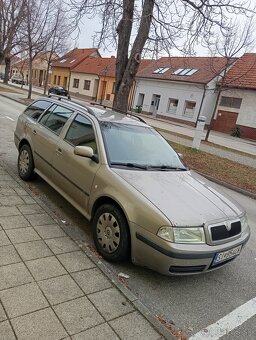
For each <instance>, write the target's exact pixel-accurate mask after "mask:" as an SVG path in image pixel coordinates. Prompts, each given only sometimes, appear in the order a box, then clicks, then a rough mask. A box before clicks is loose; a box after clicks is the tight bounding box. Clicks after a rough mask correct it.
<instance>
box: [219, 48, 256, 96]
mask: <svg viewBox="0 0 256 340" xmlns="http://www.w3.org/2000/svg"><path fill="white" fill-rule="evenodd" d="M224 85H225V86H227V87H235V88H244V89H253V90H255V89H256V53H245V54H244V55H243V56H242V57H241V58H240V59H238V60H237V62H236V63H235V64H234V65H233V66H232V67H231V69H230V70H229V71H228V73H227V74H226V77H225V80H224Z"/></svg>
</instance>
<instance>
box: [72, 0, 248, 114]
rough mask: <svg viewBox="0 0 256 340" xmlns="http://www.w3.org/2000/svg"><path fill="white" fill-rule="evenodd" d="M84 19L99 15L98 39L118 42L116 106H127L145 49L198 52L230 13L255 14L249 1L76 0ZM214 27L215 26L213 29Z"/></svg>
mask: <svg viewBox="0 0 256 340" xmlns="http://www.w3.org/2000/svg"><path fill="white" fill-rule="evenodd" d="M69 4H71V5H70V6H71V8H72V9H73V10H76V12H75V19H76V20H77V21H79V20H80V19H81V18H82V16H83V15H84V14H86V15H87V16H88V17H94V16H99V17H100V18H101V22H102V29H101V31H100V32H98V44H99V47H100V46H105V47H106V48H108V47H109V44H110V43H112V44H114V46H115V44H116V46H117V63H116V91H115V99H114V103H113V107H114V108H115V109H117V110H120V111H126V110H127V105H128V97H129V91H130V88H131V85H132V82H133V80H134V79H135V75H136V73H137V71H138V68H139V64H140V60H141V56H142V53H143V51H146V52H147V53H151V54H152V55H153V56H157V54H158V52H159V51H161V50H165V51H167V52H168V53H170V51H171V50H173V49H174V48H175V49H176V50H177V49H178V50H179V51H181V52H183V53H189V54H192V53H193V52H194V49H193V46H194V45H195V44H196V43H198V41H199V39H201V40H203V41H207V40H209V39H210V38H211V37H212V34H213V33H215V32H216V30H217V29H219V31H220V32H225V31H226V29H228V27H229V21H230V16H232V15H233V16H238V15H242V16H244V17H245V19H246V17H247V16H250V15H251V14H252V13H253V11H254V9H253V8H249V5H247V2H246V1H245V0H198V1H191V0H144V1H141V0H105V1H104V0H70V1H69ZM213 28H214V31H213Z"/></svg>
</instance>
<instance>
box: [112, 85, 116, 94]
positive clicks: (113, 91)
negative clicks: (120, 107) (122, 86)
mask: <svg viewBox="0 0 256 340" xmlns="http://www.w3.org/2000/svg"><path fill="white" fill-rule="evenodd" d="M115 91H116V83H115V82H114V83H113V86H112V92H111V93H112V94H114V93H115Z"/></svg>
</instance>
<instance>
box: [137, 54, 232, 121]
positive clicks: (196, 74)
mask: <svg viewBox="0 0 256 340" xmlns="http://www.w3.org/2000/svg"><path fill="white" fill-rule="evenodd" d="M234 61H235V59H233V60H232V62H234ZM226 66H227V60H226V59H225V58H221V57H214V58H210V57H171V58H167V57H164V58H161V59H159V60H157V61H156V62H155V63H153V64H152V63H151V64H150V66H149V67H146V68H145V69H143V70H141V71H139V72H138V74H137V77H136V85H135V94H134V101H133V108H134V109H135V110H136V108H137V110H138V107H141V109H142V112H143V113H145V114H150V115H153V116H156V117H162V118H165V119H170V120H173V121H178V122H183V123H184V122H185V123H187V124H191V125H195V124H196V122H197V119H198V117H199V116H205V117H206V123H207V124H209V123H210V120H211V117H212V115H213V110H214V106H215V103H216V98H217V96H216V93H215V89H216V83H217V81H218V78H219V75H220V74H221V72H222V71H223V69H224V68H225V67H226Z"/></svg>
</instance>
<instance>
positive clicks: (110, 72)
mask: <svg viewBox="0 0 256 340" xmlns="http://www.w3.org/2000/svg"><path fill="white" fill-rule="evenodd" d="M114 61H115V62H114V63H112V64H110V65H108V67H107V68H106V69H104V70H102V72H101V73H100V75H101V76H105V77H113V78H114V77H115V76H116V59H114ZM152 63H155V60H152V59H142V60H141V62H140V66H139V71H141V70H143V69H144V68H145V67H147V66H149V65H151V64H152ZM139 71H138V72H139Z"/></svg>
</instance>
